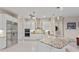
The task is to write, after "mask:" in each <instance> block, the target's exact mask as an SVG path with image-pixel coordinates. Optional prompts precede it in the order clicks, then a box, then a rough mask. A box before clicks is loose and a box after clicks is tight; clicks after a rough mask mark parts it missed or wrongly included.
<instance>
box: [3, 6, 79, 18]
mask: <svg viewBox="0 0 79 59" xmlns="http://www.w3.org/2000/svg"><path fill="white" fill-rule="evenodd" d="M3 9H5V10H8V11H11V12H13V13H16V14H18V15H19V16H24V17H28V16H29V14H31V13H32V12H33V11H35V12H36V16H38V17H42V16H52V15H53V14H55V15H56V16H58V15H60V16H79V7H63V11H59V10H57V9H56V7H3Z"/></svg>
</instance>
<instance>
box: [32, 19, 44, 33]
mask: <svg viewBox="0 0 79 59" xmlns="http://www.w3.org/2000/svg"><path fill="white" fill-rule="evenodd" d="M34 21H35V30H34V31H33V34H45V30H43V28H42V26H43V25H42V24H43V22H42V21H41V19H40V18H36V19H34Z"/></svg>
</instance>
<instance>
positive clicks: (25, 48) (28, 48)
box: [1, 41, 65, 52]
mask: <svg viewBox="0 0 79 59" xmlns="http://www.w3.org/2000/svg"><path fill="white" fill-rule="evenodd" d="M1 52H65V49H64V48H62V49H56V48H54V47H51V46H49V45H46V44H44V43H41V42H40V41H20V42H19V43H18V44H16V45H14V46H12V47H10V48H6V49H3V50H1Z"/></svg>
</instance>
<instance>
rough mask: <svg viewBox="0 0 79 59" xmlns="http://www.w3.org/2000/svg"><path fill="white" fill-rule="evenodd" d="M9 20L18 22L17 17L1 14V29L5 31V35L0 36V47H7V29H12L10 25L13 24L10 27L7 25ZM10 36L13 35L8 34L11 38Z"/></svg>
mask: <svg viewBox="0 0 79 59" xmlns="http://www.w3.org/2000/svg"><path fill="white" fill-rule="evenodd" d="M7 21H11V22H16V23H17V19H16V18H14V17H12V16H10V15H8V14H0V30H2V31H3V37H1V36H0V49H2V48H6V44H7V42H6V40H7V39H6V38H7V37H6V35H7V33H6V30H7V29H10V26H11V25H8V28H7V26H6V23H7ZM7 32H10V31H7ZM10 37H11V35H9V36H8V38H10Z"/></svg>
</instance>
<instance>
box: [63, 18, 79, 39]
mask: <svg viewBox="0 0 79 59" xmlns="http://www.w3.org/2000/svg"><path fill="white" fill-rule="evenodd" d="M68 22H76V29H67V23H68ZM78 22H79V17H65V18H64V36H65V37H66V38H69V39H74V40H76V37H79V28H78Z"/></svg>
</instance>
